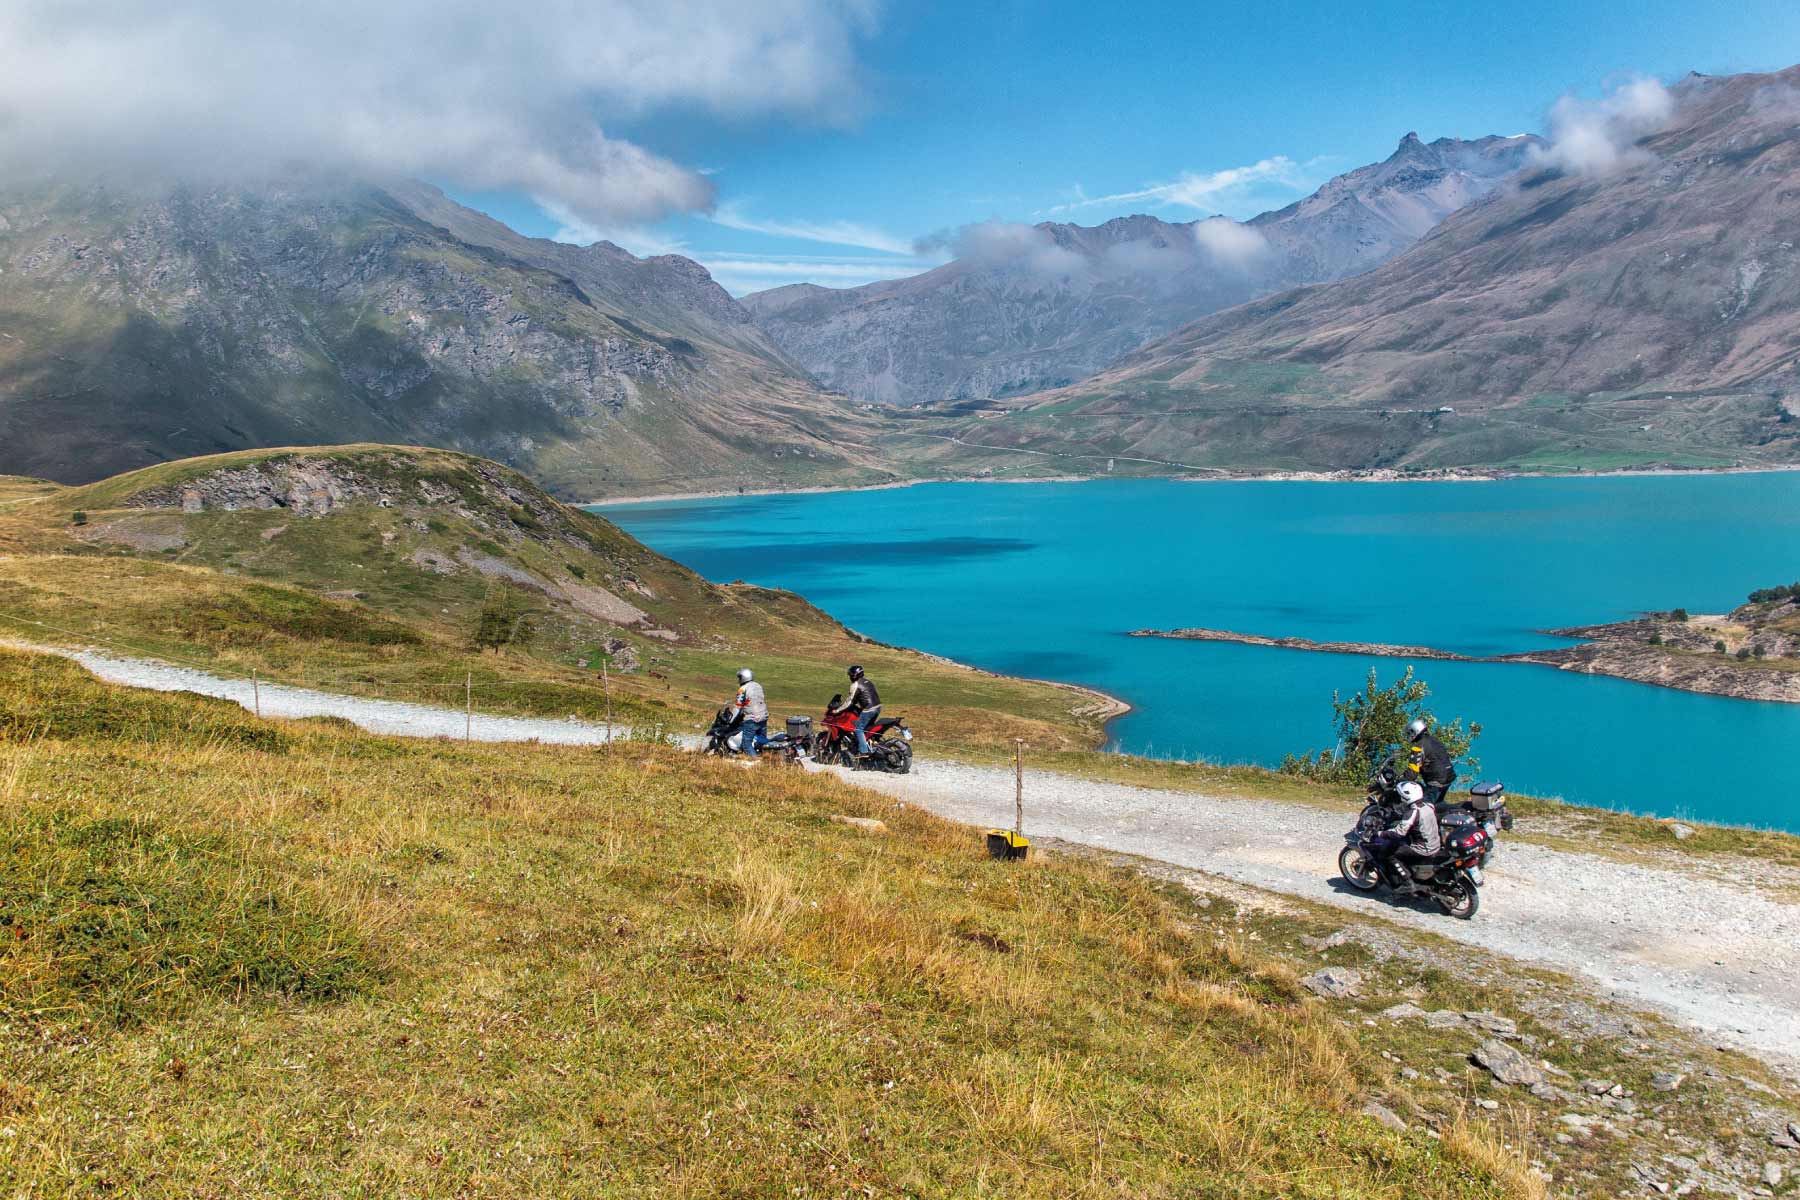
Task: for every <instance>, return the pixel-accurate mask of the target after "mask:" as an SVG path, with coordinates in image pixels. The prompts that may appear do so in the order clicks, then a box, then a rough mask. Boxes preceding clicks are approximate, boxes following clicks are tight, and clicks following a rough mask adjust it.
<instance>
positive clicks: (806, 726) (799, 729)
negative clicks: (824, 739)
mask: <svg viewBox="0 0 1800 1200" xmlns="http://www.w3.org/2000/svg"><path fill="white" fill-rule="evenodd" d="M787 735H788V741H790V742H806V741H811V740H812V718H811V717H789V718H788V719H787Z"/></svg>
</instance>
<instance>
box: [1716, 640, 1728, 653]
mask: <svg viewBox="0 0 1800 1200" xmlns="http://www.w3.org/2000/svg"><path fill="white" fill-rule="evenodd" d="M1713 649H1714V650H1717V651H1718V652H1719V653H1720V654H1723V653H1725V639H1724V638H1720V639H1719V640H1718V641H1716V642H1714V643H1713Z"/></svg>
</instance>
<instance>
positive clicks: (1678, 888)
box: [31, 647, 1800, 1078]
mask: <svg viewBox="0 0 1800 1200" xmlns="http://www.w3.org/2000/svg"><path fill="white" fill-rule="evenodd" d="M31 648H33V649H44V650H51V651H52V652H54V653H59V654H64V655H66V656H67V657H70V658H73V659H75V660H76V661H77V662H80V663H81V664H82V665H83V666H85V667H87V668H88V669H89V670H90V671H92V672H93V673H94V674H95V675H97V676H99V677H100V678H102V679H105V680H108V681H110V682H114V683H122V684H127V685H130V686H135V687H147V688H153V689H157V690H161V691H175V690H181V691H192V692H199V693H202V694H204V695H211V696H219V697H223V698H226V699H230V700H235V701H236V702H238V703H239V704H242V705H243V706H244V707H245V708H249V707H250V706H251V705H252V703H253V699H252V694H251V686H250V683H249V681H247V680H232V679H222V678H220V677H218V676H215V675H210V674H207V673H206V672H203V671H199V670H194V669H190V668H186V667H178V666H172V665H170V664H167V663H161V662H154V661H149V660H144V659H129V658H120V657H115V656H111V655H103V654H98V653H94V652H91V651H75V650H66V649H65V650H55V649H53V648H50V647H31ZM262 711H263V713H264V715H265V716H281V717H308V716H335V717H342V718H344V719H346V720H349V721H351V722H353V723H355V724H357V725H359V726H361V727H362V728H364V729H368V730H370V731H371V732H374V733H385V734H399V735H403V736H412V737H449V738H460V737H462V736H463V723H464V716H463V713H462V711H461V710H460V709H450V708H437V707H433V706H430V705H422V704H403V703H398V702H395V701H389V700H370V699H365V698H363V697H358V696H344V695H339V694H336V693H331V692H320V691H312V690H310V689H304V688H290V687H281V686H277V685H269V684H264V685H263V688H262ZM472 733H473V736H474V737H475V739H476V740H479V741H539V742H554V743H560V744H577V745H593V744H599V743H601V742H604V741H605V739H606V730H605V728H604V727H603V726H598V725H592V724H588V723H586V722H580V721H575V720H550V719H542V718H540V719H530V718H519V717H496V716H487V715H482V714H476V715H475V717H474V721H473V729H472ZM615 736H616V737H619V738H624V737H627V736H629V733H628V730H627V729H626V728H625V727H623V726H621V727H618V728H617V729H616V730H615ZM682 740H683V741H684V743H685V744H688V745H690V746H691V745H694V744H696V743H697V741H698V739H697V738H684V739H682ZM765 769H770V768H765ZM813 769H815V770H834V771H840V772H841V773H842V774H844V775H845V777H846V778H847V779H849V780H850V781H851V782H853V783H857V784H860V785H862V786H865V787H868V788H872V789H875V790H878V791H881V792H884V793H887V794H888V795H891V796H894V797H896V798H898V799H902V800H905V801H906V802H908V803H910V804H915V805H918V806H919V807H922V808H925V809H928V810H930V811H932V812H934V813H937V814H938V815H940V816H944V817H948V818H950V819H952V820H956V821H964V822H968V823H969V824H972V825H977V826H985V825H1008V826H1010V825H1011V823H1012V818H1013V774H1012V770H1011V769H1010V768H1006V767H977V766H969V765H965V764H961V763H949V762H937V761H930V760H926V761H922V762H920V763H918V764H917V766H916V768H915V770H914V773H913V774H911V775H881V774H876V773H874V772H855V773H852V772H848V771H842V769H841V768H835V767H831V768H825V767H814V768H813ZM1025 813H1026V821H1025V827H1026V832H1027V833H1028V834H1033V835H1036V836H1038V837H1042V838H1057V839H1061V840H1063V841H1067V842H1074V843H1079V844H1082V845H1087V846H1094V847H1099V848H1102V849H1106V850H1113V851H1118V852H1120V853H1124V854H1131V855H1137V856H1140V857H1143V858H1149V859H1156V860H1160V861H1162V862H1167V863H1171V864H1173V865H1175V866H1179V867H1186V868H1190V869H1193V870H1198V871H1203V872H1206V873H1208V874H1211V875H1216V876H1220V877H1223V878H1227V879H1231V880H1235V881H1237V882H1239V883H1245V884H1250V885H1253V886H1255V887H1259V888H1265V889H1268V890H1270V891H1275V892H1281V893H1285V894H1288V895H1292V896H1297V897H1300V898H1302V899H1308V900H1316V901H1321V902H1323V903H1326V904H1332V905H1336V906H1338V907H1341V908H1344V909H1346V910H1350V911H1354V912H1355V913H1357V914H1358V915H1359V916H1363V917H1371V916H1373V917H1381V918H1385V919H1388V920H1392V921H1396V922H1398V923H1401V924H1403V925H1406V926H1408V927H1411V928H1415V929H1420V930H1425V931H1429V932H1432V933H1436V934H1440V935H1442V936H1443V937H1446V938H1449V939H1451V940H1453V941H1457V942H1463V943H1466V944H1469V945H1473V946H1479V947H1481V948H1483V949H1485V950H1490V951H1494V952H1497V953H1500V954H1505V955H1509V956H1511V957H1513V958H1517V959H1520V960H1522V961H1524V962H1527V963H1534V964H1542V965H1544V966H1548V967H1553V968H1556V969H1558V970H1561V971H1566V972H1569V973H1571V974H1574V975H1579V976H1585V977H1587V978H1588V979H1591V980H1593V981H1594V982H1595V983H1596V984H1597V985H1598V986H1599V987H1600V988H1601V989H1602V990H1604V991H1606V992H1607V993H1609V994H1610V995H1612V996H1613V997H1615V998H1618V999H1622V1000H1625V1001H1628V1002H1634V1003H1637V1004H1642V1005H1648V1006H1650V1007H1652V1008H1655V1009H1659V1010H1661V1011H1663V1012H1665V1013H1667V1014H1669V1015H1671V1016H1673V1017H1676V1018H1678V1019H1680V1020H1682V1021H1684V1022H1686V1023H1688V1024H1690V1025H1693V1026H1696V1027H1698V1028H1700V1029H1702V1030H1705V1031H1706V1032H1707V1033H1708V1034H1709V1035H1710V1036H1711V1037H1712V1039H1713V1040H1714V1041H1715V1042H1717V1043H1719V1044H1722V1045H1724V1044H1729V1045H1732V1046H1735V1047H1737V1048H1739V1049H1742V1050H1746V1051H1748V1052H1750V1053H1753V1054H1756V1055H1757V1056H1759V1057H1761V1058H1763V1059H1765V1060H1767V1061H1771V1062H1777V1063H1779V1065H1781V1066H1782V1067H1783V1069H1785V1070H1786V1071H1788V1072H1789V1073H1790V1074H1792V1075H1794V1076H1795V1077H1796V1078H1800V1054H1797V1052H1796V1051H1795V1049H1794V1048H1795V1047H1796V1046H1800V905H1796V904H1794V903H1791V902H1787V901H1784V900H1783V899H1782V898H1780V897H1779V896H1777V895H1775V894H1773V893H1770V892H1766V891H1762V890H1759V889H1758V888H1756V887H1754V886H1750V885H1748V884H1745V883H1741V882H1739V881H1736V880H1735V879H1733V878H1732V877H1731V876H1730V875H1729V873H1728V872H1726V871H1722V870H1721V869H1719V867H1718V866H1717V865H1716V864H1714V863H1711V862H1706V863H1702V864H1698V865H1696V866H1695V867H1694V868H1693V869H1688V870H1683V869H1679V868H1677V867H1675V866H1647V865H1641V864H1631V863H1619V862H1613V861H1611V860H1608V859H1604V858H1600V857H1597V856H1594V855H1588V854H1576V853H1571V852H1567V851H1560V850H1551V849H1547V848H1544V847H1540V846H1529V845H1523V844H1521V843H1519V842H1517V841H1510V840H1508V839H1507V837H1506V835H1504V834H1502V835H1501V849H1500V850H1499V852H1498V853H1497V854H1496V855H1495V857H1494V859H1493V860H1492V863H1491V865H1490V868H1489V871H1488V874H1487V884H1486V886H1485V887H1484V888H1483V889H1482V896H1481V912H1480V913H1479V914H1478V915H1477V916H1476V917H1475V919H1474V920H1473V921H1457V920H1454V919H1452V918H1450V917H1447V916H1444V915H1443V914H1442V913H1441V912H1439V911H1438V910H1437V908H1436V907H1435V906H1431V907H1426V906H1424V905H1417V906H1408V905H1401V904H1396V903H1394V902H1393V901H1391V900H1389V899H1387V898H1386V897H1385V896H1367V895H1364V894H1362V893H1358V892H1353V891H1351V890H1350V889H1349V888H1348V885H1346V884H1344V883H1342V882H1341V881H1340V880H1339V879H1338V878H1337V874H1338V872H1337V853H1338V851H1339V850H1340V849H1341V848H1342V846H1343V833H1344V830H1345V829H1347V828H1348V827H1349V825H1350V823H1351V821H1352V819H1353V816H1354V814H1352V813H1350V812H1348V811H1346V812H1343V813H1333V812H1328V811H1322V810H1320V809H1316V808H1310V807H1307V806H1305V805H1299V804H1288V803H1282V802H1279V801H1270V800H1244V799H1233V798H1226V797H1219V796H1208V795H1203V794H1200V793H1196V792H1183V791H1165V790H1156V789H1150V788H1138V787H1131V786H1128V785H1125V784H1116V783H1101V782H1095V781H1092V780H1086V779H1077V778H1074V777H1072V776H1066V775H1056V774H1051V773H1043V772H1033V773H1031V774H1030V775H1028V776H1027V779H1026V800H1025ZM1790 894H1791V893H1790Z"/></svg>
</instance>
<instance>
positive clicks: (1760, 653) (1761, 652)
mask: <svg viewBox="0 0 1800 1200" xmlns="http://www.w3.org/2000/svg"><path fill="white" fill-rule="evenodd" d="M1768 656H1769V652H1768V651H1767V650H1765V649H1763V648H1762V647H1761V646H1752V647H1750V657H1752V658H1767V657H1768Z"/></svg>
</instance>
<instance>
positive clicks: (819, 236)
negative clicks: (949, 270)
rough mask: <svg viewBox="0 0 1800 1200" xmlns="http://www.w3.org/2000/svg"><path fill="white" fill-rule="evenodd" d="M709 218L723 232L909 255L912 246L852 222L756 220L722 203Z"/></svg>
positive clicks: (901, 239) (733, 206)
mask: <svg viewBox="0 0 1800 1200" xmlns="http://www.w3.org/2000/svg"><path fill="white" fill-rule="evenodd" d="M711 219H712V220H713V221H714V222H716V223H718V224H720V225H723V226H725V228H727V229H739V230H742V231H743V232H745V233H765V234H768V235H770V236H771V237H785V238H796V239H798V240H800V241H805V242H823V243H824V244H826V245H830V246H860V247H862V248H863V249H865V250H880V251H883V252H885V253H887V254H911V253H912V243H911V242H908V241H906V240H905V239H903V238H897V237H894V236H893V235H892V234H887V233H883V232H882V231H881V230H879V229H872V228H870V227H869V226H867V225H859V224H857V223H856V222H854V221H781V220H759V219H756V218H753V217H750V216H746V215H745V214H744V213H743V212H742V211H741V210H740V209H739V208H738V207H737V206H736V205H732V204H722V205H720V206H719V209H718V211H717V212H715V213H713V214H712V217H711Z"/></svg>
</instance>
